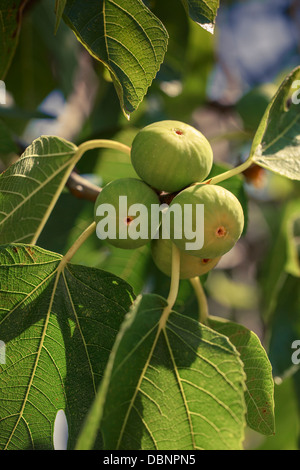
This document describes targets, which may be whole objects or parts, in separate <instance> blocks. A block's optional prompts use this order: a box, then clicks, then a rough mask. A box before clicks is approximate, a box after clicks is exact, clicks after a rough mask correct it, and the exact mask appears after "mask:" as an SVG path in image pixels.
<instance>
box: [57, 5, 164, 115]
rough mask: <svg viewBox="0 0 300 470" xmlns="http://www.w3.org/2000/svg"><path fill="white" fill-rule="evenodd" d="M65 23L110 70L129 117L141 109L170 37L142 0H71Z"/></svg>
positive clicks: (123, 107) (122, 105) (65, 13)
mask: <svg viewBox="0 0 300 470" xmlns="http://www.w3.org/2000/svg"><path fill="white" fill-rule="evenodd" d="M63 18H64V20H65V21H66V23H67V24H68V25H69V26H70V27H71V28H72V30H73V31H74V33H75V35H76V37H77V39H78V40H79V41H80V42H81V43H82V44H83V45H84V46H85V47H86V48H87V50H88V51H89V52H90V54H91V55H92V56H93V57H95V58H96V59H98V60H100V61H101V62H103V63H104V64H105V65H106V67H107V68H108V69H109V71H110V74H111V76H112V79H113V82H114V85H115V88H116V91H117V93H118V96H119V99H120V102H121V107H122V109H123V111H124V113H125V114H126V115H128V114H130V113H132V112H133V111H134V110H135V109H137V107H138V106H139V104H140V102H141V101H142V99H143V97H144V96H145V94H146V92H147V89H148V87H149V86H150V85H151V83H152V81H153V79H154V78H155V76H156V74H157V72H158V70H159V68H160V65H161V63H162V62H163V59H164V55H165V52H166V49H167V41H168V33H167V31H166V29H165V27H164V26H163V24H162V23H161V21H160V20H159V19H158V18H157V17H156V16H155V15H153V13H152V12H151V11H150V10H149V9H148V8H147V7H146V6H145V5H144V4H143V2H142V1H141V0H115V1H113V0H101V1H98V0H92V1H90V2H89V4H88V8H86V5H85V3H83V2H82V1H80V0H68V1H67V5H66V8H65V12H64V16H63Z"/></svg>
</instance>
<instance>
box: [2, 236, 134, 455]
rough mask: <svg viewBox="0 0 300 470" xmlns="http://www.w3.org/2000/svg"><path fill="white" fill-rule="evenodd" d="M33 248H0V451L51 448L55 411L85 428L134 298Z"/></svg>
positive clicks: (73, 432)
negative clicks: (0, 347) (0, 349)
mask: <svg viewBox="0 0 300 470" xmlns="http://www.w3.org/2000/svg"><path fill="white" fill-rule="evenodd" d="M61 260H62V257H61V256H60V255H57V254H55V253H51V252H49V251H45V250H43V249H41V248H38V247H35V246H32V245H20V244H14V245H9V246H4V247H1V248H0V338H1V340H2V341H4V343H5V345H6V364H3V365H0V448H1V449H52V448H53V427H54V421H55V417H56V414H57V412H58V410H60V409H63V410H64V411H65V413H66V417H67V421H68V427H69V446H70V447H71V448H72V447H73V446H74V441H75V439H76V436H77V434H78V432H79V430H80V427H81V425H82V422H83V419H84V417H85V415H86V413H87V411H88V409H89V407H90V405H91V403H92V401H93V398H94V396H95V392H96V389H97V386H98V383H99V380H100V379H101V377H102V375H103V371H104V368H105V365H106V361H107V359H108V356H109V353H110V350H111V348H112V346H113V344H114V340H115V337H116V334H117V332H118V330H119V328H120V324H121V322H122V320H123V317H124V315H125V314H126V312H127V311H128V309H129V306H130V304H131V301H132V291H131V288H130V287H129V286H128V284H126V283H125V282H124V281H122V280H121V279H119V278H117V277H115V276H113V275H112V274H108V273H105V272H104V271H100V270H98V269H92V268H86V267H83V266H78V265H71V264H68V265H66V266H62V264H61Z"/></svg>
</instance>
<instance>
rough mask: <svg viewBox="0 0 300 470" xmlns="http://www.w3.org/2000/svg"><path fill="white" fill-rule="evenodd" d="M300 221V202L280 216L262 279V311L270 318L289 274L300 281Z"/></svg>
mask: <svg viewBox="0 0 300 470" xmlns="http://www.w3.org/2000/svg"><path fill="white" fill-rule="evenodd" d="M299 220H300V200H299V199H294V200H291V201H289V202H288V203H287V204H286V205H285V206H284V207H283V209H282V211H281V212H280V213H279V215H278V220H277V224H276V227H275V228H276V230H274V229H273V230H274V232H273V233H275V234H276V236H275V237H273V241H272V246H271V247H270V252H269V255H268V257H267V258H266V260H265V262H264V265H263V268H262V275H261V278H262V279H261V283H262V289H263V297H262V302H263V307H264V313H265V315H266V316H269V315H270V314H271V313H272V311H273V310H274V308H275V307H276V304H277V302H276V300H277V295H278V292H279V290H280V288H281V287H282V283H283V281H284V279H285V278H286V274H287V273H289V274H292V275H293V276H296V277H298V278H299V277H300V261H299V253H298V250H299V248H298V246H299V234H298V233H297V223H298V224H299Z"/></svg>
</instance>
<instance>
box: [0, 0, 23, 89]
mask: <svg viewBox="0 0 300 470" xmlns="http://www.w3.org/2000/svg"><path fill="white" fill-rule="evenodd" d="M27 1H28V0H2V1H1V6H0V79H1V80H3V79H4V78H5V76H6V73H7V71H8V69H9V66H10V63H11V61H12V58H13V56H14V53H15V50H16V47H17V44H18V40H19V33H20V29H21V22H22V13H23V10H24V7H25V5H26V3H27Z"/></svg>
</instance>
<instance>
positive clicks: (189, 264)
mask: <svg viewBox="0 0 300 470" xmlns="http://www.w3.org/2000/svg"><path fill="white" fill-rule="evenodd" d="M151 254H152V258H153V261H154V263H155V264H156V266H157V267H158V269H159V270H160V271H162V272H163V273H164V274H166V275H167V276H171V271H172V242H171V240H168V239H162V238H159V239H157V240H152V242H151ZM219 260H220V257H219V258H214V259H209V258H204V259H203V258H198V257H196V256H191V255H189V254H187V253H185V252H184V251H180V279H191V278H193V277H196V276H202V275H203V274H206V273H208V272H209V271H210V270H211V269H213V268H214V267H215V266H216V265H217V264H218V262H219Z"/></svg>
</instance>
